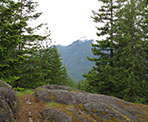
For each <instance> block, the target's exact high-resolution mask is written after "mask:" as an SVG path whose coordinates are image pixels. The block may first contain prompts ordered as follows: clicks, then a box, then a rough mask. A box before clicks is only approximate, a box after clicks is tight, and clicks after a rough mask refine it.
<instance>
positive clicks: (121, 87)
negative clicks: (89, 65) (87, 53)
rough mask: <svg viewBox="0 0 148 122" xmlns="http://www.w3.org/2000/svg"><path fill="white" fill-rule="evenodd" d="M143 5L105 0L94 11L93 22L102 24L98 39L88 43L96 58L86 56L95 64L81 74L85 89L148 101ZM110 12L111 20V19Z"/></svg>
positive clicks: (137, 100) (144, 9)
mask: <svg viewBox="0 0 148 122" xmlns="http://www.w3.org/2000/svg"><path fill="white" fill-rule="evenodd" d="M102 2H103V1H102ZM111 3H113V4H115V5H116V6H117V5H118V7H116V6H113V4H111ZM109 4H110V5H109ZM145 4H146V1H145V0H144V1H140V0H138V1H137V0H129V1H126V0H119V1H116V2H115V1H112V0H107V1H104V3H103V5H102V7H101V8H100V9H99V12H98V13H97V14H96V13H95V14H96V16H95V17H94V20H95V22H98V24H99V23H100V22H103V23H104V24H103V26H102V27H98V28H97V29H98V32H99V33H97V35H98V36H99V39H100V40H98V41H97V44H93V45H92V46H93V47H92V51H93V53H94V55H95V56H98V57H95V58H93V59H91V58H89V59H90V60H91V61H95V63H96V65H95V67H94V68H93V69H92V70H91V71H90V72H89V73H88V74H87V75H85V77H86V82H87V83H88V88H87V90H88V91H92V92H97V93H103V94H108V95H114V96H117V97H120V98H123V99H125V100H128V101H132V102H142V103H147V102H148V100H147V93H148V92H147V91H148V90H147V85H148V77H147V74H148V67H147V66H148V62H147V49H148V48H147V43H148V41H147V37H148V36H147V28H146V25H147V24H148V21H147V19H146V18H147V8H146V7H145ZM110 6H112V7H113V9H111V8H110ZM119 8H120V9H119ZM105 10H106V11H105ZM107 10H108V11H107ZM111 10H115V11H113V12H111ZM113 13H114V16H113V18H114V19H115V20H112V19H111V18H112V16H111V14H113ZM108 17H110V18H108ZM107 19H108V21H107ZM111 23H112V24H111ZM109 25H110V26H109ZM104 36H106V37H104ZM102 37H104V38H105V39H101V38H102ZM94 76H95V78H94ZM92 89H93V90H92ZM142 89H143V90H142Z"/></svg>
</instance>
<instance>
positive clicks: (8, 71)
mask: <svg viewBox="0 0 148 122" xmlns="http://www.w3.org/2000/svg"><path fill="white" fill-rule="evenodd" d="M19 7H20V4H19V3H15V2H14V1H12V0H2V1H1V2H0V16H1V17H0V79H8V81H9V80H10V79H11V81H12V82H13V81H15V80H17V79H18V78H19V77H18V76H17V74H16V73H17V70H16V64H18V63H19V61H18V60H19V55H18V54H17V46H18V44H19V43H20V42H21V39H20V35H19V33H18V28H19V27H20V26H22V24H21V22H16V19H15V16H16V15H15V12H16V11H17V9H18V8H19Z"/></svg>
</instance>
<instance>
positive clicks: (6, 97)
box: [0, 80, 18, 122]
mask: <svg viewBox="0 0 148 122" xmlns="http://www.w3.org/2000/svg"><path fill="white" fill-rule="evenodd" d="M17 104H18V100H17V97H16V95H15V92H14V91H13V90H12V88H11V87H10V86H9V85H8V84H7V83H5V82H3V81H2V80H0V122H15V120H16V117H17V113H18V106H17Z"/></svg>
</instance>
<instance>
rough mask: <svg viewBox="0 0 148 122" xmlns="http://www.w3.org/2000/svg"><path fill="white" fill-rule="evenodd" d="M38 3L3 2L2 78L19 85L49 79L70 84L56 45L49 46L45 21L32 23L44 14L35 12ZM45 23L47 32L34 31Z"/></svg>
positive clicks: (35, 84) (0, 22) (32, 85)
mask: <svg viewBox="0 0 148 122" xmlns="http://www.w3.org/2000/svg"><path fill="white" fill-rule="evenodd" d="M37 6H38V4H37V3H36V2H33V1H32V0H21V1H13V0H3V1H2V2H1V3H0V16H1V18H0V30H1V31H0V58H1V60H0V79H3V80H4V81H6V82H8V83H9V84H10V85H12V87H14V88H16V89H19V88H36V87H38V86H40V85H44V84H47V83H48V84H59V85H65V84H66V85H67V84H68V83H67V82H68V80H69V78H68V76H67V72H66V67H64V66H63V65H62V62H61V59H60V55H59V53H58V51H57V49H56V47H55V46H53V47H50V48H49V46H50V45H49V44H48V43H46V42H50V39H49V36H50V32H49V30H48V28H47V27H46V26H45V25H46V24H42V23H41V24H39V25H35V26H32V25H31V24H30V22H33V21H34V20H36V19H38V18H39V17H40V15H41V13H36V7H37ZM43 27H46V29H45V31H46V34H45V35H40V34H36V33H35V31H38V30H40V29H42V28H43ZM45 43H46V45H45ZM69 85H72V81H71V80H70V81H69Z"/></svg>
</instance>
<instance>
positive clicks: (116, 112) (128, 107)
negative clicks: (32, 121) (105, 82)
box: [34, 85, 148, 122]
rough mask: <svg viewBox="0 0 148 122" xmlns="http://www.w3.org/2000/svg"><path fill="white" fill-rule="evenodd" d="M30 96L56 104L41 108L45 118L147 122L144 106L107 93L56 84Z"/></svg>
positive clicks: (58, 121) (47, 120)
mask: <svg viewBox="0 0 148 122" xmlns="http://www.w3.org/2000/svg"><path fill="white" fill-rule="evenodd" d="M34 96H35V97H36V98H37V100H39V101H42V102H45V103H51V102H54V103H57V104H58V105H57V106H56V105H55V106H50V107H48V108H46V109H45V110H43V111H42V112H41V115H42V117H43V119H44V121H45V122H148V106H145V105H137V104H132V103H129V102H126V101H123V100H121V99H118V98H115V97H111V96H106V95H98V94H90V93H86V92H81V91H78V90H75V89H72V88H69V87H66V86H56V85H47V86H42V87H39V88H37V89H36V92H35V93H34Z"/></svg>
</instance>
